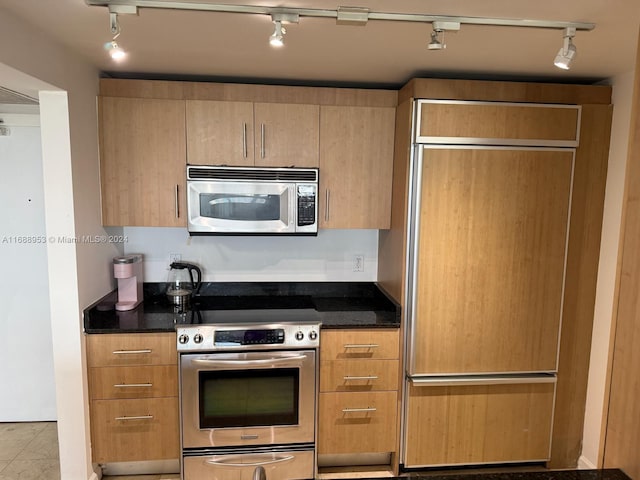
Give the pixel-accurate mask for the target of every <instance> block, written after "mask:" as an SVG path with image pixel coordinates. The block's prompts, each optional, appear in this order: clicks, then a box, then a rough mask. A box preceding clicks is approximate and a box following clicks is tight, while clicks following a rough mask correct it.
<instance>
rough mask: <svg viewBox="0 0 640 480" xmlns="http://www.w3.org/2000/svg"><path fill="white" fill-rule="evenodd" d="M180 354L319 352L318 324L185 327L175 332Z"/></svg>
mask: <svg viewBox="0 0 640 480" xmlns="http://www.w3.org/2000/svg"><path fill="white" fill-rule="evenodd" d="M176 333H177V339H178V344H177V348H178V351H179V352H192V351H222V350H228V351H230V350H260V349H271V350H282V349H285V348H286V349H290V348H318V347H319V346H320V324H319V323H317V322H308V323H307V322H301V323H296V324H282V325H255V324H252V325H233V326H231V325H186V326H181V327H178V328H177V331H176Z"/></svg>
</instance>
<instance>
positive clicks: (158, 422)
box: [91, 397, 180, 463]
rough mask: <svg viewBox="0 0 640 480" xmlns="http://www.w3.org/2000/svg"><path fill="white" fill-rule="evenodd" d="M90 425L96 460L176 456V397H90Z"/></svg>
mask: <svg viewBox="0 0 640 480" xmlns="http://www.w3.org/2000/svg"><path fill="white" fill-rule="evenodd" d="M91 424H92V425H99V426H100V428H99V429H98V428H93V429H92V430H91V432H92V440H93V461H94V462H96V463H106V462H134V461H144V460H166V459H176V458H178V457H179V456H180V431H179V427H178V397H165V398H142V399H134V400H131V399H130V400H94V401H92V402H91Z"/></svg>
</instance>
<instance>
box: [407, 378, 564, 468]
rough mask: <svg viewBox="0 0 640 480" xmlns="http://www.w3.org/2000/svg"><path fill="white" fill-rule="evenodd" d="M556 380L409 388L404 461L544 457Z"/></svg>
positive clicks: (443, 462) (468, 461) (410, 463)
mask: <svg viewBox="0 0 640 480" xmlns="http://www.w3.org/2000/svg"><path fill="white" fill-rule="evenodd" d="M554 391H555V384H553V383H541V384H522V385H480V386H433V387H424V386H422V387H416V386H412V387H410V389H409V395H408V415H407V423H406V431H405V435H406V441H405V445H406V453H405V456H406V458H405V466H406V467H422V466H443V465H458V464H480V463H503V462H524V461H544V460H546V459H548V458H549V447H550V440H551V421H552V417H553V398H554Z"/></svg>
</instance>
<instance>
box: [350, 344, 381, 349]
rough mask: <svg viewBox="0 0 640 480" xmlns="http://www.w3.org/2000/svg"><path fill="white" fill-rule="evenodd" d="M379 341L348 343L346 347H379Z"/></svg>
mask: <svg viewBox="0 0 640 480" xmlns="http://www.w3.org/2000/svg"><path fill="white" fill-rule="evenodd" d="M378 346H379V345H378V344H377V343H348V344H346V345H345V346H344V348H378Z"/></svg>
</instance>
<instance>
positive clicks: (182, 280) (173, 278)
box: [167, 262, 202, 306]
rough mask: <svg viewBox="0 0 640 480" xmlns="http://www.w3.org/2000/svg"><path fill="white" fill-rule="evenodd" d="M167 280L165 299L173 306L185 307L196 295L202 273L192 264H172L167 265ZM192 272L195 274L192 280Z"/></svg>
mask: <svg viewBox="0 0 640 480" xmlns="http://www.w3.org/2000/svg"><path fill="white" fill-rule="evenodd" d="M169 266H170V267H171V269H170V270H169V278H168V279H167V282H168V283H169V286H168V287H167V298H169V300H170V301H171V303H173V304H174V305H179V306H185V305H188V304H189V303H190V301H191V297H192V296H193V295H195V294H197V293H198V291H199V290H200V284H201V283H202V271H201V270H200V267H198V266H197V265H194V264H193V263H187V262H173V263H172V264H171V265H169ZM193 272H195V273H196V279H195V280H194V276H193Z"/></svg>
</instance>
